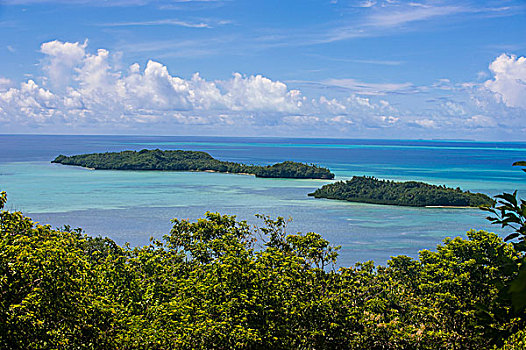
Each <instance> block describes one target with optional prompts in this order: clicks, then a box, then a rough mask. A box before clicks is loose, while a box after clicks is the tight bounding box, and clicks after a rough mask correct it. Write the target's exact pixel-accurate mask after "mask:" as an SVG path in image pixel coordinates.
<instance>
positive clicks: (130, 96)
mask: <svg viewBox="0 0 526 350" xmlns="http://www.w3.org/2000/svg"><path fill="white" fill-rule="evenodd" d="M0 33H1V35H0V133H2V134H6V133H42V134H141V135H196V136H200V135H217V136H279V137H334V138H373V139H374V138H381V139H384V138H391V139H455V140H480V141H526V136H525V135H526V58H525V56H526V1H524V0H520V1H519V0H499V1H496V0H495V1H493V0H491V1H468V0H456V1H449V0H434V1H425V0H423V1H418V0H415V1H398V0H363V1H362V0H360V1H351V0H349V1H342V0H316V1H312V0H301V1H296V0H281V1H275V0H264V1H259V0H245V1H237V0H157V1H153V0H151V1H150V0H113V1H112V0H105V1H104V0H3V1H2V0H0Z"/></svg>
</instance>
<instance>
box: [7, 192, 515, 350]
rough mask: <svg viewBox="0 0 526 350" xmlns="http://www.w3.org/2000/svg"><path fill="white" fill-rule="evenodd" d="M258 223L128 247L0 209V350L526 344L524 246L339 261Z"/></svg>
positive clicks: (216, 225) (176, 228)
mask: <svg viewBox="0 0 526 350" xmlns="http://www.w3.org/2000/svg"><path fill="white" fill-rule="evenodd" d="M5 199H6V197H5V193H2V194H1V195H0V209H1V207H3V204H4V202H5ZM262 219H263V225H262V226H261V227H260V228H258V229H256V228H252V227H250V226H249V225H247V224H246V223H245V222H243V221H238V220H236V218H235V217H233V216H225V215H220V214H217V213H207V214H206V216H205V217H204V218H203V219H199V220H198V221H196V222H190V221H187V220H173V228H172V230H171V232H170V233H169V234H168V235H166V236H165V237H164V239H163V240H162V241H155V240H153V241H152V243H151V244H150V245H147V246H143V247H136V248H130V247H128V246H124V247H121V246H119V245H117V244H116V243H115V242H113V241H112V240H110V239H108V238H100V237H99V238H93V237H88V236H86V235H84V234H83V233H82V231H81V230H80V229H78V230H71V229H70V228H69V227H64V228H63V229H60V230H59V229H52V228H51V227H50V226H42V225H38V224H36V223H34V222H33V221H31V219H29V218H27V217H24V216H23V215H22V214H21V213H19V212H9V211H2V212H1V214H0V348H2V349H49V348H53V349H433V350H435V349H493V346H494V345H496V346H504V349H515V350H518V349H522V347H521V346H522V345H521V344H524V334H525V333H524V331H523V330H524V326H525V325H524V320H525V314H524V312H523V311H519V310H517V311H514V309H513V308H512V304H511V301H510V295H509V294H508V293H507V289H505V288H504V287H505V286H507V285H509V283H510V281H513V280H514V279H515V278H516V277H517V275H518V271H519V267H520V265H521V262H522V261H523V255H522V253H521V252H519V251H517V250H516V249H515V248H514V246H513V245H512V244H506V243H503V242H502V240H501V239H500V238H499V237H498V236H496V235H495V234H493V233H488V232H485V231H470V232H468V234H467V239H462V238H453V239H450V238H448V239H446V240H444V243H443V244H442V245H439V246H438V247H437V250H436V251H429V250H423V251H421V252H420V254H419V257H418V258H417V259H413V258H410V257H407V256H397V257H393V258H392V259H391V260H389V261H388V263H387V266H375V265H374V264H373V263H372V262H365V263H360V264H357V265H356V266H354V267H348V268H342V269H340V270H338V271H334V270H333V269H332V268H331V266H333V263H334V262H335V261H336V258H337V251H338V247H332V246H331V245H330V244H329V242H327V241H326V240H324V239H323V238H322V237H321V236H320V235H319V234H316V233H312V232H310V233H306V234H301V233H295V234H287V233H286V230H285V229H286V227H285V221H284V220H283V219H281V218H278V219H277V220H271V219H269V218H266V217H262ZM256 237H258V238H259V239H260V241H259V243H258V244H259V245H258V246H256V243H255V240H256ZM256 247H257V249H256ZM508 338H509V340H507V339H508Z"/></svg>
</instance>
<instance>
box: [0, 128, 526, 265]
mask: <svg viewBox="0 0 526 350" xmlns="http://www.w3.org/2000/svg"><path fill="white" fill-rule="evenodd" d="M142 148H149V149H152V148H161V149H185V150H201V151H205V152H208V153H210V154H211V155H212V156H214V157H216V158H218V159H221V160H230V161H236V162H244V163H253V164H270V163H275V162H278V161H283V160H294V161H302V162H309V163H316V164H320V165H323V166H327V167H329V168H330V169H331V170H332V171H333V172H334V173H335V174H336V179H337V180H338V179H346V178H350V177H352V176H353V175H373V176H377V177H380V178H389V179H399V180H421V181H426V182H430V183H435V184H446V185H448V186H453V187H456V186H460V187H461V188H463V189H469V190H471V191H481V192H484V193H487V194H490V195H495V194H497V193H500V192H502V191H513V190H514V189H519V190H520V191H521V193H526V174H525V173H524V172H522V171H520V169H518V168H516V167H515V168H514V167H512V166H511V163H512V162H513V161H515V160H519V159H526V143H480V142H445V141H399V140H394V141H385V140H333V139H274V138H216V137H213V138H212V137H162V136H159V137H154V136H151V137H142V136H43V135H0V149H2V151H1V153H0V188H1V189H2V190H5V191H7V192H8V197H9V202H8V208H9V209H17V210H22V211H23V212H24V213H25V214H27V215H29V216H31V217H32V218H34V219H35V220H38V221H40V222H42V223H48V224H51V225H52V226H62V225H63V224H68V225H70V226H72V227H82V228H83V229H84V230H85V231H86V232H87V233H89V234H92V235H99V234H101V235H107V236H109V237H111V238H113V239H115V240H116V241H117V242H118V243H121V244H122V243H124V242H130V244H132V245H137V244H146V243H148V241H149V237H150V236H154V237H157V238H159V237H161V236H162V235H163V234H166V233H168V232H169V230H170V227H171V224H170V219H171V218H174V217H177V218H189V219H196V218H198V217H202V216H203V214H204V213H205V212H206V211H207V210H209V211H218V212H221V213H224V214H235V215H237V216H238V217H239V218H240V219H244V220H248V221H249V222H250V223H251V224H257V223H258V220H256V219H255V218H254V214H256V213H261V214H266V215H270V216H273V217H275V216H278V215H279V216H284V217H292V218H293V221H292V222H291V223H290V224H289V231H290V232H296V231H303V232H306V231H315V232H319V233H321V234H323V235H324V236H325V237H326V238H327V239H328V240H329V241H331V242H332V243H333V244H337V245H341V246H342V249H341V252H340V259H339V265H340V266H348V265H351V264H353V263H354V262H356V261H364V260H375V261H376V262H378V263H384V262H385V261H386V260H387V259H388V258H389V256H391V255H398V254H406V255H410V256H416V255H417V253H418V251H419V250H421V249H425V248H431V249H434V247H435V246H436V244H437V243H439V242H440V241H441V240H442V239H443V238H444V237H446V236H457V235H463V234H464V233H465V231H467V230H469V229H471V228H477V229H491V230H494V231H495V229H496V227H494V226H490V225H489V224H488V223H487V221H486V220H485V219H484V217H485V214H486V213H485V212H482V211H480V210H478V209H436V208H407V207H396V206H380V205H370V204H359V203H347V202H339V201H331V200H323V199H314V198H312V197H307V193H309V192H312V191H313V190H315V189H316V188H318V187H320V186H322V185H323V184H325V183H328V182H330V181H328V180H295V179H262V178H255V177H253V176H247V175H233V174H215V173H196V172H124V171H101V170H97V171H92V170H87V169H82V168H76V167H68V166H63V165H58V164H51V163H49V161H51V160H52V159H53V158H54V157H55V156H57V155H58V154H60V153H63V154H66V155H72V154H79V153H89V152H102V151H120V150H125V149H136V150H138V149H142Z"/></svg>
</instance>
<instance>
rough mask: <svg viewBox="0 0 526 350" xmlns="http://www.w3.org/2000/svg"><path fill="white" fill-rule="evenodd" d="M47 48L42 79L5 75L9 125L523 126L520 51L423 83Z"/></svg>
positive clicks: (356, 129) (3, 109)
mask: <svg viewBox="0 0 526 350" xmlns="http://www.w3.org/2000/svg"><path fill="white" fill-rule="evenodd" d="M41 52H42V54H43V55H44V58H43V60H42V62H41V68H42V71H43V76H42V77H40V78H34V77H28V78H26V79H27V81H25V82H22V83H20V84H19V83H16V84H15V83H13V82H12V81H11V80H9V79H7V78H1V77H0V127H1V128H2V129H3V130H15V128H13V126H16V127H17V130H18V132H20V131H22V132H24V131H27V130H28V129H29V128H31V129H32V128H35V127H37V128H38V127H40V128H41V129H40V130H43V131H46V130H49V128H53V130H58V129H59V128H60V127H61V128H62V132H64V130H67V131H72V132H81V131H76V130H77V129H76V128H80V129H78V130H87V128H91V129H89V130H90V132H100V131H99V130H102V128H107V130H108V131H109V132H117V133H118V132H123V131H124V132H137V131H141V132H142V131H144V132H147V131H146V130H148V131H151V132H158V133H159V132H163V133H164V132H166V133H168V132H174V131H175V132H181V133H182V132H185V133H195V130H196V127H195V126H198V129H199V132H200V133H201V131H203V132H207V133H208V134H227V133H228V134H237V135H239V134H243V135H250V134H252V135H255V134H259V135H263V134H264V135H278V134H279V135H290V134H291V133H294V134H295V135H305V136H306V135H309V136H320V135H323V136H341V137H364V136H365V137H366V136H371V134H370V132H371V131H370V130H371V129H374V130H375V134H374V135H375V136H378V137H416V135H422V134H425V135H427V136H430V137H431V136H432V137H441V136H443V135H453V136H450V137H464V136H466V135H468V134H469V133H470V132H471V131H472V130H475V131H473V133H472V134H470V135H473V134H475V135H479V133H480V134H482V133H485V134H488V135H489V134H491V135H498V134H497V132H496V131H495V129H499V130H504V129H505V130H509V131H507V134H506V135H507V136H508V135H510V134H517V133H519V132H521V131H520V130H518V128H516V125H524V124H525V122H524V113H523V110H522V109H519V108H509V107H508V106H523V105H521V103H522V102H521V101H524V100H522V99H521V98H522V97H523V96H524V95H521V94H523V93H524V90H523V88H524V84H523V81H524V80H523V78H521V77H524V70H523V69H524V58H517V57H515V56H506V55H503V56H501V57H499V59H497V60H495V62H494V63H492V65H491V67H490V68H491V72H493V73H494V75H495V77H494V80H489V81H487V82H486V83H485V84H482V85H481V84H480V83H473V82H467V83H454V82H451V81H449V80H447V79H441V80H439V81H438V82H436V83H433V84H431V85H429V86H415V85H414V84H412V83H409V82H408V83H368V82H362V81H359V80H355V79H352V78H351V79H331V80H327V81H324V82H312V81H310V82H305V81H288V82H287V83H285V82H281V81H277V80H272V79H270V78H267V77H264V76H262V75H243V74H240V73H234V74H233V76H232V77H231V78H229V79H225V80H207V79H205V78H204V77H202V76H201V75H200V74H199V73H195V74H194V75H193V76H191V77H189V78H185V77H180V76H177V75H175V74H174V73H172V72H170V70H169V69H168V67H167V66H165V65H164V64H162V63H160V62H157V61H154V60H150V61H148V62H146V64H145V65H140V64H138V63H134V64H132V65H130V66H129V67H127V68H120V67H121V66H120V63H118V62H117V59H118V55H114V54H112V53H111V52H109V51H108V50H105V49H99V50H96V51H91V50H88V47H87V42H84V43H78V42H77V43H68V42H60V41H52V42H48V43H44V44H42V46H41ZM61 62H62V64H61ZM35 76H36V77H38V74H36V75H35ZM521 79H522V80H521ZM298 85H299V86H298ZM316 89H319V90H318V92H316V91H315V90H316ZM313 90H314V91H313ZM517 90H518V91H519V92H518V93H517ZM495 94H497V96H498V98H499V100H497V99H495V97H494V96H495ZM307 97H308V98H307ZM499 101H502V102H504V103H501V102H499ZM517 111H520V112H521V113H518V112H517ZM497 120H498V122H497ZM9 127H11V129H8V128H9ZM72 129H73V130H72ZM411 130H413V132H412V131H411ZM415 130H417V131H415ZM492 133H493V134H492ZM502 134H504V133H502ZM520 135H522V134H520ZM466 137H467V136H466ZM519 137H521V136H519Z"/></svg>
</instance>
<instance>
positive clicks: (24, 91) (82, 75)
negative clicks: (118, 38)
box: [0, 40, 305, 124]
mask: <svg viewBox="0 0 526 350" xmlns="http://www.w3.org/2000/svg"><path fill="white" fill-rule="evenodd" d="M41 52H42V53H43V54H44V55H45V56H44V59H43V60H42V63H41V65H42V69H43V72H44V73H45V75H44V76H43V78H42V83H41V85H39V84H37V83H36V82H35V80H29V81H27V82H25V83H22V84H21V85H20V87H19V88H14V87H11V88H9V89H7V88H6V86H8V85H10V84H11V82H10V81H9V80H8V79H5V78H2V80H0V89H3V92H2V93H1V94H0V103H2V105H1V106H0V107H1V108H2V109H1V111H0V113H2V114H4V116H5V117H6V116H7V115H8V114H9V115H12V116H18V118H19V119H20V120H21V119H23V117H24V116H26V117H29V119H33V121H34V120H35V119H39V120H40V121H44V120H46V119H49V118H51V117H54V116H60V118H64V119H67V120H70V121H71V120H79V119H85V120H87V119H89V118H92V119H93V120H95V121H100V120H101V118H102V119H104V121H106V122H111V121H112V120H113V121H117V122H119V121H123V120H135V121H137V122H141V123H145V122H155V121H158V120H159V119H163V118H164V119H166V120H171V121H176V122H179V123H187V122H190V123H197V124H201V123H203V121H204V119H203V118H204V117H203V116H195V114H194V115H190V114H188V116H187V119H188V120H187V121H184V120H183V118H185V114H184V113H183V114H181V113H175V114H174V112H176V111H179V112H189V111H211V110H213V111H219V112H221V111H230V112H232V113H234V114H235V113H242V112H263V113H272V112H273V113H296V112H298V111H299V109H300V108H301V107H302V105H303V101H304V100H305V97H303V96H302V95H301V92H300V91H299V90H293V89H289V88H288V87H287V85H286V84H285V83H282V82H280V81H273V80H271V79H269V78H266V77H264V76H261V75H255V76H244V75H241V74H239V73H234V75H233V76H232V78H231V79H228V80H224V81H207V80H205V79H203V78H202V77H201V76H200V75H199V74H198V73H196V74H194V75H193V76H192V77H191V78H190V79H184V78H181V77H178V76H175V75H172V74H171V73H170V72H169V70H168V68H167V67H166V66H165V65H163V64H162V63H160V62H156V61H153V60H150V61H148V62H147V63H146V66H145V67H144V68H143V69H142V68H141V66H140V65H139V64H138V63H135V64H132V65H131V66H130V67H129V68H128V69H127V70H125V71H122V70H118V69H116V67H115V65H113V64H112V59H111V54H110V52H109V51H108V50H105V49H98V50H97V51H96V52H95V53H90V52H88V51H87V41H85V42H84V43H79V42H76V43H69V42H61V41H58V40H55V41H51V42H47V43H43V44H42V45H41ZM2 87H3V88H2ZM0 91H2V90H0ZM39 114H40V115H41V117H40V118H36V116H37V115H39ZM219 114H220V113H218V114H217V115H219ZM223 115H224V113H223ZM102 116H104V117H102ZM6 118H7V117H6ZM207 120H209V121H213V120H216V121H222V122H224V123H231V118H225V117H224V116H223V117H211V118H208V119H207Z"/></svg>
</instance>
